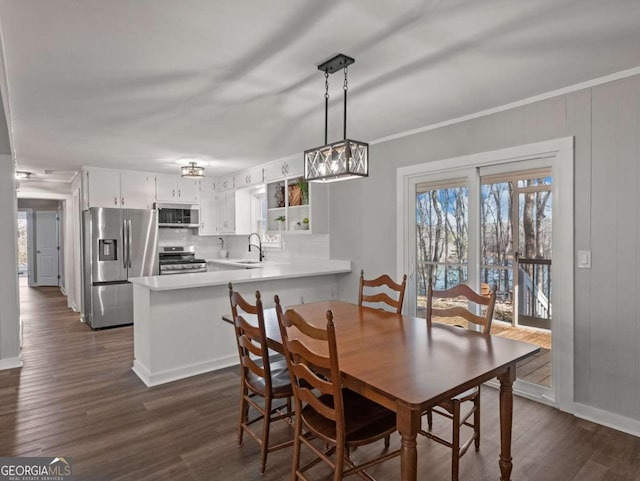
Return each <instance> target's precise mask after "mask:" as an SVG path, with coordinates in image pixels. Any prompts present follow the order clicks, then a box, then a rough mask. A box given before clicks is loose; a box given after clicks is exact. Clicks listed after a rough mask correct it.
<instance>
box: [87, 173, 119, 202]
mask: <svg viewBox="0 0 640 481" xmlns="http://www.w3.org/2000/svg"><path fill="white" fill-rule="evenodd" d="M85 179H86V186H87V201H88V202H87V204H88V205H87V207H120V172H119V171H117V170H107V169H104V170H103V169H91V170H88V171H86V173H85Z"/></svg>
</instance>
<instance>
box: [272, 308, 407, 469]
mask: <svg viewBox="0 0 640 481" xmlns="http://www.w3.org/2000/svg"><path fill="white" fill-rule="evenodd" d="M275 301H276V312H277V314H278V324H279V326H280V332H281V337H282V344H283V346H284V351H285V357H286V359H287V364H288V366H289V372H290V374H291V382H292V384H293V393H294V399H295V409H296V412H297V413H298V414H297V416H296V422H295V434H294V448H293V468H292V474H293V476H292V480H293V481H297V480H298V479H302V480H305V481H306V480H307V479H308V478H307V477H306V474H305V473H306V472H307V471H308V470H309V469H311V468H312V467H313V466H315V465H317V464H318V463H319V462H320V461H324V462H325V463H327V464H328V465H329V466H330V467H331V468H332V469H333V478H332V479H333V481H338V480H341V479H343V478H344V477H346V476H348V475H350V474H354V473H358V474H359V475H360V476H361V477H363V478H364V479H373V478H372V477H371V476H370V475H369V474H368V473H366V471H364V469H366V468H369V467H371V466H373V465H375V464H378V463H381V462H383V461H386V460H388V459H391V458H393V457H395V456H398V455H399V454H400V450H399V449H398V450H396V451H393V452H389V451H388V450H387V449H386V448H385V449H383V451H382V452H381V453H380V454H379V455H377V456H375V457H372V458H370V459H369V460H368V461H366V462H364V463H361V464H358V465H355V464H354V463H353V461H352V460H351V458H350V457H349V452H350V449H352V448H355V447H357V446H362V445H365V444H370V443H373V442H375V441H378V440H380V439H382V438H384V437H386V436H387V435H390V434H391V433H392V432H394V431H395V430H396V415H395V413H394V412H392V411H390V410H388V409H387V408H385V407H383V406H381V405H379V404H377V403H375V402H373V401H370V400H368V399H367V398H365V397H363V396H361V395H359V394H357V393H355V392H353V391H350V390H349V389H346V388H344V387H343V386H342V376H341V374H340V366H339V356H338V349H337V344H336V333H335V326H334V323H333V314H332V312H331V311H327V323H326V327H316V326H313V325H311V324H309V323H307V322H306V321H305V319H303V318H302V316H300V315H299V314H298V313H297V312H296V311H294V310H291V309H288V310H287V311H286V312H282V307H281V306H280V301H279V299H278V297H277V296H276V298H275ZM303 446H305V447H306V448H308V449H309V450H310V451H311V452H312V453H313V454H314V455H315V457H314V458H312V459H311V460H310V461H309V462H307V463H306V464H304V465H303V466H300V458H301V448H302V447H303ZM305 459H306V457H305Z"/></svg>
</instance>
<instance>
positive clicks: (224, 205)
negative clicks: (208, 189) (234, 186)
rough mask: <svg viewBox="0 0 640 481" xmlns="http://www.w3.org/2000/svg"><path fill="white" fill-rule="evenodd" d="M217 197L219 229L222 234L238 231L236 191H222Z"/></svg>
mask: <svg viewBox="0 0 640 481" xmlns="http://www.w3.org/2000/svg"><path fill="white" fill-rule="evenodd" d="M217 199H218V201H217V206H218V230H219V232H220V233H221V234H234V233H235V231H236V195H235V192H234V191H228V192H220V193H218V195H217Z"/></svg>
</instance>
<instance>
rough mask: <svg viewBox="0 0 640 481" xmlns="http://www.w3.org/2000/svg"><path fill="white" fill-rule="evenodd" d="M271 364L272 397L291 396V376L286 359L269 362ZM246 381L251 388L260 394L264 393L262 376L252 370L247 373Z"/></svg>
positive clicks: (264, 385)
mask: <svg viewBox="0 0 640 481" xmlns="http://www.w3.org/2000/svg"><path fill="white" fill-rule="evenodd" d="M270 366H271V390H272V391H273V392H272V393H271V394H272V396H273V397H274V398H285V397H291V396H293V388H292V387H291V377H290V376H289V370H288V369H287V365H286V361H284V362H283V361H278V362H275V363H272V364H270ZM247 383H248V384H249V386H251V389H252V390H254V391H255V392H257V393H259V394H260V395H261V396H263V397H264V396H265V395H266V389H267V386H266V384H265V380H264V378H262V377H260V376H257V375H256V374H254V373H253V372H251V371H249V372H248V373H247Z"/></svg>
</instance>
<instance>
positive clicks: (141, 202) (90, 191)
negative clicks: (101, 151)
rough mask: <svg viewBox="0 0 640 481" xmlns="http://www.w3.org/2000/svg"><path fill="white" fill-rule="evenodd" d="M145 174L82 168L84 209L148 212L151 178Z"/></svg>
mask: <svg viewBox="0 0 640 481" xmlns="http://www.w3.org/2000/svg"><path fill="white" fill-rule="evenodd" d="M152 178H153V174H150V173H148V172H130V171H119V170H111V169H95V168H89V169H85V170H84V172H83V208H85V209H88V208H89V207H117V208H129V209H151V208H152V204H153V196H152V195H151V179H152Z"/></svg>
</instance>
